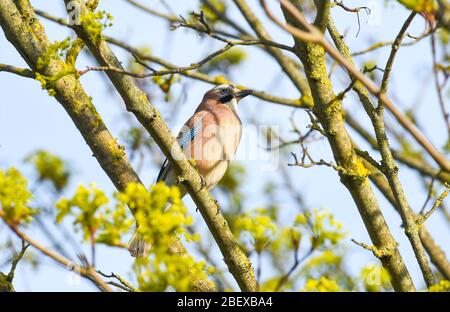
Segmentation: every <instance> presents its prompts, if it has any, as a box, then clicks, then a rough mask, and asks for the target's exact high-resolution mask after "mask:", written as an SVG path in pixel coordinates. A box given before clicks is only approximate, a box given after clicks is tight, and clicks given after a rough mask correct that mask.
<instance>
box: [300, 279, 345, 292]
mask: <svg viewBox="0 0 450 312" xmlns="http://www.w3.org/2000/svg"><path fill="white" fill-rule="evenodd" d="M303 291H313V292H336V291H340V288H339V285H338V284H337V283H336V282H335V281H334V280H330V279H328V278H326V277H324V276H321V277H320V279H318V280H317V279H308V280H307V282H306V285H305V288H304V289H303Z"/></svg>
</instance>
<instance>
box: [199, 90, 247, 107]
mask: <svg viewBox="0 0 450 312" xmlns="http://www.w3.org/2000/svg"><path fill="white" fill-rule="evenodd" d="M252 92H253V91H252V90H240V89H238V88H236V87H235V86H234V85H232V84H221V85H218V86H216V87H214V88H212V89H211V90H209V91H208V92H206V94H205V97H204V101H210V100H212V101H214V102H216V103H217V104H225V105H227V106H229V107H230V108H231V109H233V110H236V105H237V103H238V102H239V101H240V100H241V99H243V98H244V97H246V96H247V95H250V94H251V93H252Z"/></svg>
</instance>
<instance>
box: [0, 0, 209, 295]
mask: <svg viewBox="0 0 450 312" xmlns="http://www.w3.org/2000/svg"><path fill="white" fill-rule="evenodd" d="M20 4H21V6H19V7H18V6H16V4H15V3H14V2H13V1H12V0H2V1H0V25H1V27H2V29H3V31H4V33H5V35H6V38H7V39H8V40H9V41H10V42H11V44H12V45H13V46H14V47H15V48H16V49H17V51H18V52H19V53H20V55H21V56H22V57H23V58H24V60H25V61H26V62H27V64H28V66H29V67H30V68H31V69H32V70H33V71H35V72H38V73H40V74H41V75H43V76H46V77H58V76H61V77H60V78H59V79H57V80H56V81H55V82H54V83H53V84H52V89H53V90H54V92H55V97H56V99H57V100H58V101H59V102H60V103H61V105H62V106H63V107H64V109H65V110H66V112H67V113H68V114H69V116H70V117H71V119H72V121H73V123H74V124H75V126H76V127H77V129H78V130H79V131H80V133H81V135H82V136H83V138H84V140H85V141H86V143H87V144H88V145H89V147H90V149H91V150H92V153H93V156H94V157H95V158H96V159H97V161H98V162H99V164H100V166H101V167H102V168H103V170H104V171H105V173H106V174H107V175H108V177H109V178H110V180H111V181H112V182H113V184H114V185H115V186H116V188H117V189H118V190H120V191H121V190H124V189H125V187H126V186H127V185H128V184H129V183H141V181H140V179H139V177H138V175H137V174H136V172H135V171H134V170H133V168H132V166H131V164H130V163H129V161H128V159H127V157H126V155H125V153H124V152H123V150H122V148H121V147H120V146H119V145H118V144H117V143H116V140H115V138H114V137H113V136H112V134H111V133H110V132H109V130H108V129H107V128H106V126H105V124H104V122H103V120H102V118H101V117H100V115H99V114H98V112H97V111H96V109H95V107H94V105H93V103H92V100H91V98H90V97H89V96H88V95H87V94H86V93H85V91H84V89H83V87H82V85H81V84H80V82H79V80H78V79H77V78H76V77H75V75H73V74H63V75H62V74H61V73H66V69H67V64H66V63H65V62H64V61H63V60H62V59H60V58H53V59H52V60H50V62H49V64H48V65H47V66H45V67H44V68H39V69H38V68H37V63H38V60H39V59H40V58H42V57H43V56H44V54H45V51H46V49H47V48H48V47H49V45H50V42H49V40H48V38H47V36H46V35H45V32H44V28H43V27H42V25H41V24H40V22H39V20H38V19H37V18H36V16H35V15H34V12H33V10H32V8H31V5H30V4H29V2H28V1H25V0H24V1H21V2H20ZM169 249H170V251H171V252H172V253H174V254H180V253H185V252H186V250H185V249H184V247H183V245H182V244H181V243H180V242H179V241H178V240H174V241H173V242H172V244H171V245H170V246H169ZM188 272H189V270H188ZM192 278H193V280H194V283H193V284H194V287H195V288H196V289H198V290H213V289H214V288H211V285H210V283H205V282H204V281H203V280H199V279H198V277H196V276H192Z"/></svg>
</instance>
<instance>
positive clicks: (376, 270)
mask: <svg viewBox="0 0 450 312" xmlns="http://www.w3.org/2000/svg"><path fill="white" fill-rule="evenodd" d="M360 277H361V279H362V281H363V285H364V288H365V289H366V290H367V291H370V292H379V291H381V290H389V289H391V288H392V287H391V277H390V275H389V272H388V271H387V270H386V269H385V268H383V267H382V266H381V265H379V264H369V265H366V266H365V267H363V268H362V270H361V275H360Z"/></svg>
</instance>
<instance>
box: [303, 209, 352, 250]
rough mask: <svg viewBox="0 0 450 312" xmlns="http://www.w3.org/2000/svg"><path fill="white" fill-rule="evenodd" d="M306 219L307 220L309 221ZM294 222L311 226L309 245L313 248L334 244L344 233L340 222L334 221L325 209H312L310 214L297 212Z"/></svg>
mask: <svg viewBox="0 0 450 312" xmlns="http://www.w3.org/2000/svg"><path fill="white" fill-rule="evenodd" d="M307 220H309V223H308V221H307ZM295 223H296V224H297V225H299V226H301V227H306V226H308V227H310V228H311V231H312V236H311V246H312V248H313V249H318V248H321V247H324V248H328V247H331V246H334V245H336V244H337V243H338V242H339V241H340V240H342V238H344V237H345V235H346V233H345V232H343V231H342V224H341V223H340V222H338V221H336V220H335V219H334V216H333V215H332V214H331V213H330V212H329V211H327V210H318V209H314V210H313V213H312V214H311V213H306V214H299V215H297V217H296V219H295Z"/></svg>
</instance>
